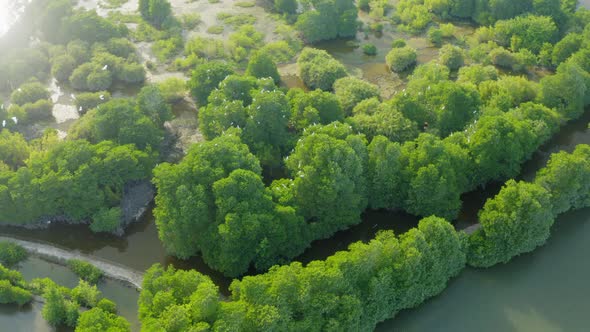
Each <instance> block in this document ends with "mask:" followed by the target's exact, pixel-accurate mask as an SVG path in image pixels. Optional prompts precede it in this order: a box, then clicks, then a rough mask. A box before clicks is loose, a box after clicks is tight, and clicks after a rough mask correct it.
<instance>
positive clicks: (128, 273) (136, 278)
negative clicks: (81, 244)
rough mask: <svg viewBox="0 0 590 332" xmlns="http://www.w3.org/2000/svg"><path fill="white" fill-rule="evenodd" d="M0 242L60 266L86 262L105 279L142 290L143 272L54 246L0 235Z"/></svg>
mask: <svg viewBox="0 0 590 332" xmlns="http://www.w3.org/2000/svg"><path fill="white" fill-rule="evenodd" d="M0 241H9V242H13V243H16V244H18V245H20V246H22V247H23V248H24V249H25V250H26V251H27V252H28V253H29V254H30V255H31V256H35V257H38V258H40V259H43V260H45V261H48V262H50V263H55V264H58V265H62V266H67V261H68V260H70V259H80V260H84V261H87V262H88V263H91V264H92V265H94V266H96V267H97V268H99V269H100V270H101V271H102V272H103V273H104V277H105V278H109V279H111V280H115V281H119V282H122V283H123V284H125V285H126V286H128V287H131V288H134V289H135V290H137V291H140V290H141V289H142V287H141V285H142V283H143V272H140V271H136V270H133V269H131V268H129V267H126V266H123V265H121V264H117V263H114V262H109V261H108V260H105V259H103V258H99V257H95V256H91V255H86V254H83V253H80V252H78V251H72V250H65V249H62V248H59V247H56V246H54V245H49V244H44V243H40V242H32V241H25V240H20V239H17V238H14V237H9V236H5V235H0Z"/></svg>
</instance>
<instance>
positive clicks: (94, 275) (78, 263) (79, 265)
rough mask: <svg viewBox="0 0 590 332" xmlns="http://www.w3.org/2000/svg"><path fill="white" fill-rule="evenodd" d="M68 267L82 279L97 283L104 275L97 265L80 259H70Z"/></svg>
mask: <svg viewBox="0 0 590 332" xmlns="http://www.w3.org/2000/svg"><path fill="white" fill-rule="evenodd" d="M68 267H69V268H70V270H72V272H74V273H75V274H76V275H77V276H78V277H80V278H81V279H82V280H85V281H88V282H89V283H91V284H96V283H97V282H98V281H99V280H100V278H102V276H103V272H102V271H101V270H100V269H99V268H97V267H96V266H94V265H92V264H90V263H88V262H86V261H83V260H79V259H70V260H68Z"/></svg>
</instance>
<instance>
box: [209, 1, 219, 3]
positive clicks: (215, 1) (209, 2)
mask: <svg viewBox="0 0 590 332" xmlns="http://www.w3.org/2000/svg"><path fill="white" fill-rule="evenodd" d="M208 1H209V3H220V2H221V0H208Z"/></svg>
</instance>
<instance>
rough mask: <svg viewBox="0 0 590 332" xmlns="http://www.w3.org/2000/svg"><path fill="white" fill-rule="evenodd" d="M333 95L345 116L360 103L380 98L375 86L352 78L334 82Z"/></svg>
mask: <svg viewBox="0 0 590 332" xmlns="http://www.w3.org/2000/svg"><path fill="white" fill-rule="evenodd" d="M334 93H335V94H336V96H337V97H338V100H339V101H340V104H341V105H342V108H343V109H344V112H345V114H347V115H349V114H350V113H351V112H352V109H353V108H354V107H355V106H356V105H357V104H358V103H360V102H361V101H363V100H365V99H369V98H373V97H377V98H379V97H380V95H379V88H378V87H377V86H376V85H374V84H371V83H369V82H367V81H364V80H361V79H359V78H356V77H352V76H350V77H343V78H340V79H338V80H336V82H334Z"/></svg>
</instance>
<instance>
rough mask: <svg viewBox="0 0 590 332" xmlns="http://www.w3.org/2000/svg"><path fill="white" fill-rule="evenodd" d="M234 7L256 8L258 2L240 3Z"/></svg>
mask: <svg viewBox="0 0 590 332" xmlns="http://www.w3.org/2000/svg"><path fill="white" fill-rule="evenodd" d="M234 6H236V7H241V8H250V7H254V6H256V1H240V2H236V3H234Z"/></svg>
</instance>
